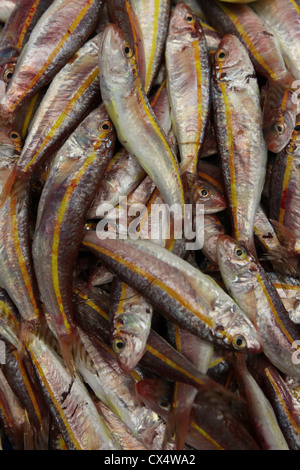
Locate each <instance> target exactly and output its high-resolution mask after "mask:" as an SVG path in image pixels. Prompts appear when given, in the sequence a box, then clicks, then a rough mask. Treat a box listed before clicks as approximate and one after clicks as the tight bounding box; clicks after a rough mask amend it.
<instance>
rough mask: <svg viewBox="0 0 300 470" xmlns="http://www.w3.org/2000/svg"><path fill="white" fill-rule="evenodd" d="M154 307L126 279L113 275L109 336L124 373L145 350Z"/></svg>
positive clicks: (135, 362) (132, 366)
mask: <svg viewBox="0 0 300 470" xmlns="http://www.w3.org/2000/svg"><path fill="white" fill-rule="evenodd" d="M152 314H153V307H152V305H151V304H150V303H149V301H147V300H146V299H145V298H144V297H143V296H142V295H140V294H139V293H138V292H137V291H136V290H135V289H133V288H131V287H130V286H128V284H126V283H125V282H121V281H120V280H118V279H116V278H114V280H113V283H112V287H111V305H110V313H109V315H110V335H111V343H112V346H113V349H114V351H115V353H116V354H117V357H118V363H119V365H120V366H121V368H122V370H123V372H124V373H125V374H126V373H129V372H130V371H131V370H133V369H134V367H135V366H136V365H137V364H138V362H139V361H140V359H141V357H142V355H143V354H144V352H145V349H146V343H147V338H148V335H149V331H150V328H151V320H152Z"/></svg>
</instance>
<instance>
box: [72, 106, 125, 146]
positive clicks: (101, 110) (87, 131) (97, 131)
mask: <svg viewBox="0 0 300 470" xmlns="http://www.w3.org/2000/svg"><path fill="white" fill-rule="evenodd" d="M81 129H82V132H81V133H80V134H79V133H78V135H77V137H76V144H77V145H79V146H80V147H81V148H87V149H88V148H94V149H98V148H99V146H100V144H104V145H105V147H106V149H107V150H109V148H111V147H113V146H114V144H115V137H116V136H115V128H114V125H113V123H112V120H111V119H110V117H109V114H108V113H107V111H106V108H105V106H104V104H101V105H100V106H99V107H98V108H96V109H95V110H94V111H92V112H91V113H90V114H89V116H88V117H87V118H86V119H85V120H84V121H83V122H82V124H81Z"/></svg>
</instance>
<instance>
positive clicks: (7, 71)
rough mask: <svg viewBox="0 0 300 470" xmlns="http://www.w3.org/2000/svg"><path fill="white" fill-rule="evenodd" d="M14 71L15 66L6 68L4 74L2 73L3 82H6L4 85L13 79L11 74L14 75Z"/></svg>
mask: <svg viewBox="0 0 300 470" xmlns="http://www.w3.org/2000/svg"><path fill="white" fill-rule="evenodd" d="M14 71H15V66H14V65H12V66H10V67H7V68H6V69H5V70H4V73H3V80H4V81H5V82H6V83H9V82H10V81H11V79H12V77H13V74H14Z"/></svg>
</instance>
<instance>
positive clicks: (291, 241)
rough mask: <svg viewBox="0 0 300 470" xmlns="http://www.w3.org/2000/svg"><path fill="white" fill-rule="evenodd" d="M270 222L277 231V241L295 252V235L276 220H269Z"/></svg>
mask: <svg viewBox="0 0 300 470" xmlns="http://www.w3.org/2000/svg"><path fill="white" fill-rule="evenodd" d="M270 222H271V224H272V225H274V227H275V228H276V231H277V237H278V239H279V241H280V242H281V243H282V244H283V245H284V246H285V247H286V248H289V249H291V250H293V251H294V250H295V245H296V241H297V239H296V237H295V234H294V233H293V232H292V231H291V230H289V229H288V228H287V227H285V226H284V225H283V224H281V223H280V222H278V221H277V220H273V219H270Z"/></svg>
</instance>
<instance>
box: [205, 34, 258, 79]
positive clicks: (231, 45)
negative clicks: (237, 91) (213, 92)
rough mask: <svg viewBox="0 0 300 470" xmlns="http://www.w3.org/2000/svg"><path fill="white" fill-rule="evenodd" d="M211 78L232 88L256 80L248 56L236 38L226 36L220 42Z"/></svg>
mask: <svg viewBox="0 0 300 470" xmlns="http://www.w3.org/2000/svg"><path fill="white" fill-rule="evenodd" d="M213 77H214V79H215V80H217V81H222V82H228V83H231V86H232V87H234V88H237V87H239V85H240V84H241V85H242V84H243V83H244V82H245V81H246V82H247V83H248V82H249V80H250V79H251V78H256V75H255V72H254V68H253V64H252V62H251V60H250V57H249V54H248V52H247V50H246V48H245V47H244V45H243V44H242V43H241V41H240V40H239V39H238V37H237V36H235V35H233V34H226V36H224V37H223V39H222V40H221V42H220V44H219V47H218V49H217V51H216V53H215V58H214V67H213Z"/></svg>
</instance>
